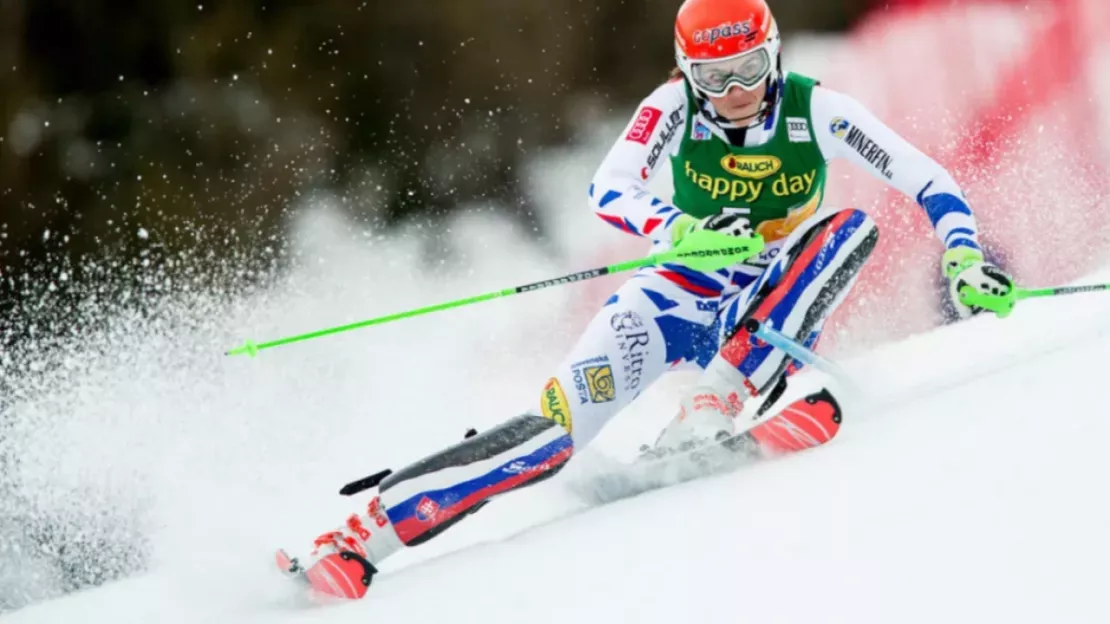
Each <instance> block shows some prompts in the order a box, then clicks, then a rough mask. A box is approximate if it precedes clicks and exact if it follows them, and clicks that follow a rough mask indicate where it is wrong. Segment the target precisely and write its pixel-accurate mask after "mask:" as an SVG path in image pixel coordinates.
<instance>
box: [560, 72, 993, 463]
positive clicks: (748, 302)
mask: <svg viewBox="0 0 1110 624" xmlns="http://www.w3.org/2000/svg"><path fill="white" fill-rule="evenodd" d="M781 88H783V89H784V92H783V96H782V98H781V99H780V101H779V104H778V105H777V106H776V108H775V110H774V111H773V112H772V114H771V115H769V116H768V118H767V120H766V122H765V123H764V124H762V125H761V126H759V127H756V128H749V129H748V130H747V131H746V132H745V133H744V136H743V146H736V145H731V144H730V143H729V142H728V141H727V139H726V136H725V131H724V130H722V129H721V128H720V127H718V125H717V124H715V123H713V122H712V121H711V117H710V116H711V115H712V114H713V113H712V110H711V109H710V108H709V104H708V103H707V102H704V101H699V100H698V99H696V98H694V97H693V94H692V93H691V91H690V89H689V87H688V86H687V85H686V84H685V83H684V82H683V81H682V80H674V81H671V82H668V83H666V84H664V85H662V86H660V87H659V88H657V89H656V90H655V92H654V93H652V94H651V95H650V96H648V97H647V98H646V99H645V100H644V101H643V102H642V103H641V104H640V107H639V108H638V110H637V112H636V114H635V115H634V116H633V118H632V120H631V121H630V122H629V124H628V126H627V127H626V128H625V131H624V133H623V134H622V135H621V137H620V138H619V139H618V140H617V142H616V144H615V145H613V147H612V148H611V149H610V151H609V153H608V155H607V156H606V157H605V160H604V161H603V162H602V164H601V166H600V167H599V169H598V171H597V174H596V175H595V176H594V179H593V183H592V184H591V186H590V189H589V199H590V205H591V206H592V207H593V209H594V211H595V212H596V213H597V215H598V216H599V217H600V218H601V219H603V220H604V221H605V222H607V223H609V224H611V225H612V226H614V227H616V228H619V229H621V230H623V231H625V232H628V233H629V234H631V235H634V236H644V237H648V238H650V239H652V240H653V241H654V246H653V252H655V251H660V250H663V249H667V248H669V246H670V239H671V234H670V231H669V228H670V226H671V225H672V224H673V222H674V221H675V219H676V218H677V217H678V215H679V214H681V213H682V212H685V213H687V214H690V215H692V216H695V217H704V216H708V215H711V214H714V213H717V212H720V211H725V212H728V211H739V212H740V213H742V214H745V215H746V216H748V218H749V219H750V221H751V225H752V228H753V229H754V230H755V231H756V232H758V233H760V234H762V235H763V237H764V239H765V241H766V243H767V245H766V248H765V250H764V251H763V252H762V253H761V254H760V255H759V256H758V257H757V258H753V259H751V260H749V261H748V262H745V263H743V264H738V265H736V266H733V267H730V268H728V269H726V270H721V271H717V272H714V273H702V272H698V271H693V270H691V269H688V268H686V267H683V266H680V265H666V266H661V267H650V268H645V269H641V270H640V271H639V272H638V273H637V274H636V275H635V276H634V277H633V278H631V279H630V280H629V281H628V282H626V283H625V284H624V285H623V286H621V287H620V288H619V289H618V290H617V292H616V293H614V294H613V296H612V297H610V298H609V300H608V302H607V303H606V304H605V306H604V307H603V308H602V310H601V311H600V312H599V313H598V314H597V316H596V317H595V318H594V319H593V320H592V321H591V322H590V324H589V325H588V326H587V328H586V330H585V331H584V333H583V334H582V336H581V338H580V339H579V340H578V342H577V344H575V346H574V347H573V348H571V350H570V352H569V354H568V355H567V357H566V358H565V359H564V360H563V362H562V363H561V364H560V365H559V366H558V368H557V369H556V371H555V375H554V376H553V377H552V379H551V380H549V381H548V384H547V387H546V388H545V390H544V393H543V396H542V397H541V405H540V407H541V409H542V410H543V412H544V414H545V415H548V416H549V417H551V416H552V412H553V410H554V411H559V410H562V411H563V412H565V420H566V424H567V425H568V428H569V429H570V431H571V434H572V436H573V439H574V445H575V447H576V448H582V447H583V446H584V445H585V444H587V443H588V442H589V441H590V440H591V439H593V438H594V437H595V436H596V435H597V433H598V432H599V431H600V430H601V429H602V427H604V425H605V423H606V422H608V421H609V419H610V418H612V417H613V415H615V414H616V413H617V412H619V411H620V410H621V409H622V408H623V407H625V406H626V405H628V404H629V403H631V402H632V401H633V400H634V399H635V398H636V396H637V395H638V394H639V393H640V392H641V391H642V390H643V389H644V388H646V387H647V386H648V385H650V384H651V383H652V382H654V381H655V380H656V379H657V378H659V376H660V375H662V374H663V373H664V372H666V371H668V370H671V369H673V368H675V367H678V366H685V365H693V366H697V367H700V368H704V367H705V366H706V365H707V364H708V363H709V362H710V360H712V359H713V357H714V356H715V355H716V354H717V352H718V350H719V349H720V348H721V346H722V345H723V344H724V341H725V340H726V339H727V337H728V336H730V335H731V334H733V333H734V332H735V331H736V329H737V324H738V322H739V321H740V320H741V319H743V318H746V316H747V315H749V314H750V313H752V312H753V310H752V309H751V307H752V303H753V301H755V300H756V299H757V295H758V294H759V293H760V291H761V290H762V289H765V288H768V287H776V289H777V290H778V291H779V294H780V296H779V297H778V298H777V300H776V301H775V302H774V305H772V306H769V309H768V310H767V312H768V316H769V318H770V319H771V321H772V324H773V326H774V327H775V328H776V329H779V330H781V331H785V332H786V333H788V334H795V333H796V332H798V330H799V328H800V327H802V326H803V325H806V326H807V331H806V333H805V335H796V338H798V341H799V342H802V343H804V344H807V345H809V346H812V345H813V344H814V343H815V342H816V341H817V339H818V337H819V335H820V329H821V325H822V323H823V321H824V319H825V318H827V317H828V316H829V315H830V314H831V313H832V311H833V310H834V309H835V307H836V304H837V303H839V300H841V299H843V295H844V294H846V293H847V291H848V288H847V287H843V288H840V289H839V291H840V292H839V296H838V297H836V299H837V300H836V301H832V302H822V303H823V305H821V309H820V310H818V311H816V312H817V314H816V315H817V316H818V317H819V318H817V319H809V322H808V323H807V322H806V320H807V319H806V317H807V315H810V313H811V311H812V308H813V306H814V305H815V303H817V301H816V299H818V297H817V294H818V293H820V291H821V290H822V286H824V285H825V284H826V283H827V282H828V281H829V280H831V279H832V278H833V277H834V275H836V274H837V271H838V269H841V268H842V267H843V265H844V263H845V262H847V261H849V259H850V258H851V256H852V254H853V252H854V251H856V250H857V249H858V248H859V246H860V245H861V244H863V243H864V241H866V240H867V239H868V234H870V233H871V232H873V231H874V227H875V226H874V223H873V221H872V220H871V219H870V218H869V217H867V216H866V215H865V214H863V213H862V212H860V211H858V210H854V209H834V208H826V207H822V205H821V203H822V197H823V193H824V186H825V181H826V170H827V165H826V163H827V162H828V161H830V160H832V159H834V158H844V159H847V160H848V161H849V162H851V163H853V164H855V165H857V166H859V167H862V168H863V169H864V170H866V171H868V172H870V173H871V174H873V175H874V176H876V177H877V178H879V179H880V180H882V181H884V182H886V183H887V184H889V185H890V186H892V187H894V188H896V189H898V190H899V191H901V192H903V193H905V194H906V195H909V196H910V197H913V198H914V199H915V200H916V201H917V203H918V204H920V205H921V206H922V207H923V208H924V209H925V211H926V212H927V214H928V217H929V219H930V220H931V222H932V224H933V226H934V227H935V229H936V234H937V236H938V237H939V238H940V239H941V241H943V242H944V243H945V244H946V245H947V246H948V247H954V246H968V247H974V248H978V247H979V243H978V235H977V230H976V224H975V219H974V217H973V216H972V213H971V210H970V208H969V207H968V205H967V202H966V201H965V200H964V199H963V194H962V193H961V191H960V189H959V187H958V186H957V185H956V183H955V181H954V180H953V179H952V177H951V176H950V175H949V174H948V173H947V172H946V171H945V170H944V169H943V168H942V167H941V166H940V165H938V164H937V163H936V162H935V161H933V160H932V159H930V158H929V157H928V156H926V155H924V154H922V153H921V152H920V151H919V150H917V149H916V148H915V147H913V146H912V145H910V144H909V143H908V142H907V141H906V140H905V139H903V138H901V137H900V136H899V135H897V134H896V133H895V132H894V131H892V130H891V129H890V128H888V127H887V126H885V125H884V124H883V123H882V122H880V121H879V120H878V119H876V118H875V116H874V115H873V114H871V113H870V112H869V111H868V110H867V109H866V108H864V107H863V106H862V105H861V104H860V103H858V102H857V101H856V100H854V99H852V98H851V97H849V96H846V95H844V94H841V93H837V92H835V91H832V90H829V89H826V88H824V87H821V86H819V85H818V84H816V83H815V81H813V80H810V79H808V78H805V77H802V76H799V75H797V74H787V76H786V78H785V80H784V81H783V83H782V87H781ZM665 156H669V157H670V158H669V160H670V165H671V167H670V168H671V171H672V175H673V177H674V185H675V195H674V198H673V202H669V201H666V200H664V199H663V198H660V197H656V196H655V195H654V194H652V193H651V192H650V191H648V189H647V184H648V182H649V181H650V180H651V179H652V178H653V177H654V176H655V175H656V174H657V173H658V172H659V171H660V170H661V169H663V168H664V167H665V166H666V164H665V163H666V161H667V160H668V159H667V158H664V157H665ZM680 211H681V212H680ZM821 225H824V226H825V232H824V235H825V239H824V240H825V241H826V242H825V244H824V246H823V247H821V248H820V249H815V250H811V251H813V252H815V253H810V254H805V253H802V252H803V251H804V250H803V249H800V248H799V247H802V246H803V245H802V244H801V243H803V242H805V241H807V240H808V238H807V234H809V233H810V232H811V231H812V230H813V229H814V228H816V227H818V226H821ZM795 259H800V260H801V261H805V262H806V263H808V270H795V271H791V272H790V273H791V275H790V276H789V278H790V280H793V281H791V282H790V283H786V280H784V270H785V269H786V266H787V263H788V262H789V261H790V260H795ZM797 268H802V267H797ZM858 268H859V267H849V269H850V271H849V272H850V273H852V275H850V276H848V278H849V279H854V276H855V274H856V271H858ZM757 303H758V302H757ZM785 360H786V356H785V355H784V354H783V353H782V352H781V351H778V350H774V349H771V348H769V347H766V348H751V349H750V350H749V352H748V353H746V354H744V355H743V357H742V358H741V359H740V360H739V364H738V365H737V368H738V370H739V372H740V373H742V374H743V376H744V377H745V378H746V379H747V380H748V390H749V392H752V393H757V392H759V391H762V390H764V389H765V388H766V387H767V386H768V385H770V384H771V383H773V382H774V381H776V380H777V377H778V375H779V374H780V373H781V372H783V370H784V369H785V368H786V367H787V366H788V365H789V364H790V363H789V362H786V361H785ZM553 402H557V403H562V405H553Z"/></svg>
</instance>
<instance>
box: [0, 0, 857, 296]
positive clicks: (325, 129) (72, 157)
mask: <svg viewBox="0 0 1110 624" xmlns="http://www.w3.org/2000/svg"><path fill="white" fill-rule="evenodd" d="M863 3H864V2H863V0H838V1H837V2H832V3H810V2H805V1H804V0H777V1H776V2H774V4H773V6H774V8H775V10H776V13H777V15H778V18H779V21H780V23H781V24H782V26H783V27H784V29H799V28H805V29H828V28H843V27H845V26H846V25H847V24H848V21H849V20H850V19H851V18H852V17H853V16H854V14H855V13H857V12H858V11H859V10H860V7H861V5H862V4H863ZM679 4H680V2H679V0H549V1H547V2H520V1H515V0H414V1H412V2H385V1H382V0H377V1H373V0H361V1H360V0H316V1H314V2H292V1H289V0H239V1H227V0H196V1H191V2H172V1H170V2H144V1H141V0H82V1H81V2H72V1H70V0H0V276H2V277H3V278H4V279H2V280H0V281H2V282H4V283H5V286H6V287H7V288H8V289H11V288H12V287H13V285H14V282H13V280H15V279H18V276H19V275H20V274H21V272H22V271H23V270H24V269H25V268H26V267H27V266H28V265H30V264H34V263H36V262H41V261H42V259H43V257H44V256H45V255H46V253H47V250H49V249H55V250H57V251H58V252H59V253H62V254H64V255H66V256H69V257H73V256H75V255H76V256H79V255H82V254H85V253H88V252H89V251H92V250H98V249H104V248H112V247H119V248H120V250H121V251H123V252H124V253H125V254H126V253H135V252H136V251H135V250H136V249H138V248H139V247H142V246H146V247H151V246H158V247H159V248H162V249H171V248H172V249H181V248H189V249H193V250H195V249H196V248H197V246H201V247H206V246H207V247H211V248H213V249H216V250H217V251H218V252H219V253H225V252H226V251H227V249H228V247H229V245H230V246H238V247H239V248H241V249H243V250H245V251H246V252H247V254H246V257H250V255H251V253H250V252H252V251H257V250H259V249H262V248H264V247H265V246H266V245H267V241H269V240H271V239H272V237H273V236H274V235H275V234H277V233H280V231H281V227H282V225H283V218H282V217H283V213H284V211H285V210H286V209H287V208H288V207H290V205H291V204H292V203H294V202H296V201H297V200H298V198H300V197H303V196H304V195H305V194H306V193H310V192H312V191H318V190H327V191H331V192H335V193H337V194H338V195H339V196H341V197H342V200H343V202H344V203H345V205H346V206H347V207H348V208H349V210H350V211H351V212H352V213H353V214H355V215H359V216H362V217H364V218H367V219H370V220H372V221H373V222H374V223H376V224H378V225H381V226H389V225H392V224H395V223H397V222H398V221H400V220H402V219H405V218H411V217H435V216H438V215H442V214H443V213H444V212H446V211H448V210H451V209H452V208H453V207H455V206H457V205H459V204H462V203H465V202H468V201H471V200H476V199H484V200H492V201H493V202H495V203H496V204H497V205H499V206H501V207H502V208H503V209H505V210H506V211H508V212H509V213H510V214H513V215H516V216H517V217H519V218H520V219H522V220H523V221H525V222H531V205H530V200H529V198H528V197H527V195H526V193H525V192H524V190H523V188H522V185H521V180H520V178H519V177H518V176H517V171H519V168H518V167H517V166H516V165H517V164H518V163H519V162H520V160H521V158H523V157H524V156H526V155H527V154H529V153H530V152H534V151H535V150H537V149H541V148H542V147H543V146H545V145H551V144H556V143H562V142H565V141H567V140H568V139H569V138H570V136H571V127H572V123H573V121H574V117H575V115H576V113H577V112H580V110H581V109H580V107H581V106H582V103H583V101H584V99H585V98H590V97H592V98H595V99H596V100H599V101H601V102H602V106H603V107H604V108H606V109H609V110H612V109H614V108H618V107H621V106H627V105H629V104H630V103H632V102H634V101H635V100H637V99H638V98H639V97H642V96H643V95H644V94H645V93H646V92H647V91H648V90H650V89H651V88H652V87H653V86H654V85H655V84H656V83H658V82H659V81H660V79H661V77H662V76H663V75H664V74H665V72H666V71H667V70H668V69H669V67H670V66H671V64H672V47H671V28H672V24H673V22H672V20H673V16H674V13H675V11H676V10H677V7H678V5H679ZM217 233H218V234H217ZM229 233H231V234H229ZM229 236H230V237H229ZM81 277H82V276H81V275H72V276H67V278H69V279H80V278H81ZM16 290H18V289H16Z"/></svg>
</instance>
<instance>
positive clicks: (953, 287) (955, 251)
mask: <svg viewBox="0 0 1110 624" xmlns="http://www.w3.org/2000/svg"><path fill="white" fill-rule="evenodd" d="M941 266H942V270H943V271H944V275H945V277H947V278H948V296H949V297H951V299H952V304H953V305H954V306H956V312H957V313H959V315H960V318H969V317H971V316H974V315H976V314H979V313H980V312H982V311H983V310H988V311H990V312H994V313H995V314H996V315H997V316H999V317H1000V318H1004V317H1006V316H1009V314H1010V312H1011V311H1012V310H1013V309H1014V280H1013V278H1012V277H1010V275H1009V274H1008V273H1006V272H1005V271H1003V270H1002V269H1000V268H998V267H996V266H994V265H993V264H990V263H989V262H986V261H985V260H984V259H983V252H981V251H979V250H978V249H972V248H971V247H953V248H951V249H949V250H948V251H946V252H944V256H943V258H942V260H941Z"/></svg>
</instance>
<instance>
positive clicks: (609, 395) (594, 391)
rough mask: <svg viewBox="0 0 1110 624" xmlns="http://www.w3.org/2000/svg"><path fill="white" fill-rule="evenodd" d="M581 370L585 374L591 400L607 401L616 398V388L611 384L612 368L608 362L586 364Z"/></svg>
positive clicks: (597, 401)
mask: <svg viewBox="0 0 1110 624" xmlns="http://www.w3.org/2000/svg"><path fill="white" fill-rule="evenodd" d="M582 372H583V373H585V375H586V386H587V388H588V389H589V391H590V401H591V402H593V403H608V402H610V401H612V400H614V399H616V398H617V389H616V388H615V387H614V385H613V369H612V367H610V366H609V365H608V364H605V365H604V366H587V367H586V368H584V369H582Z"/></svg>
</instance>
